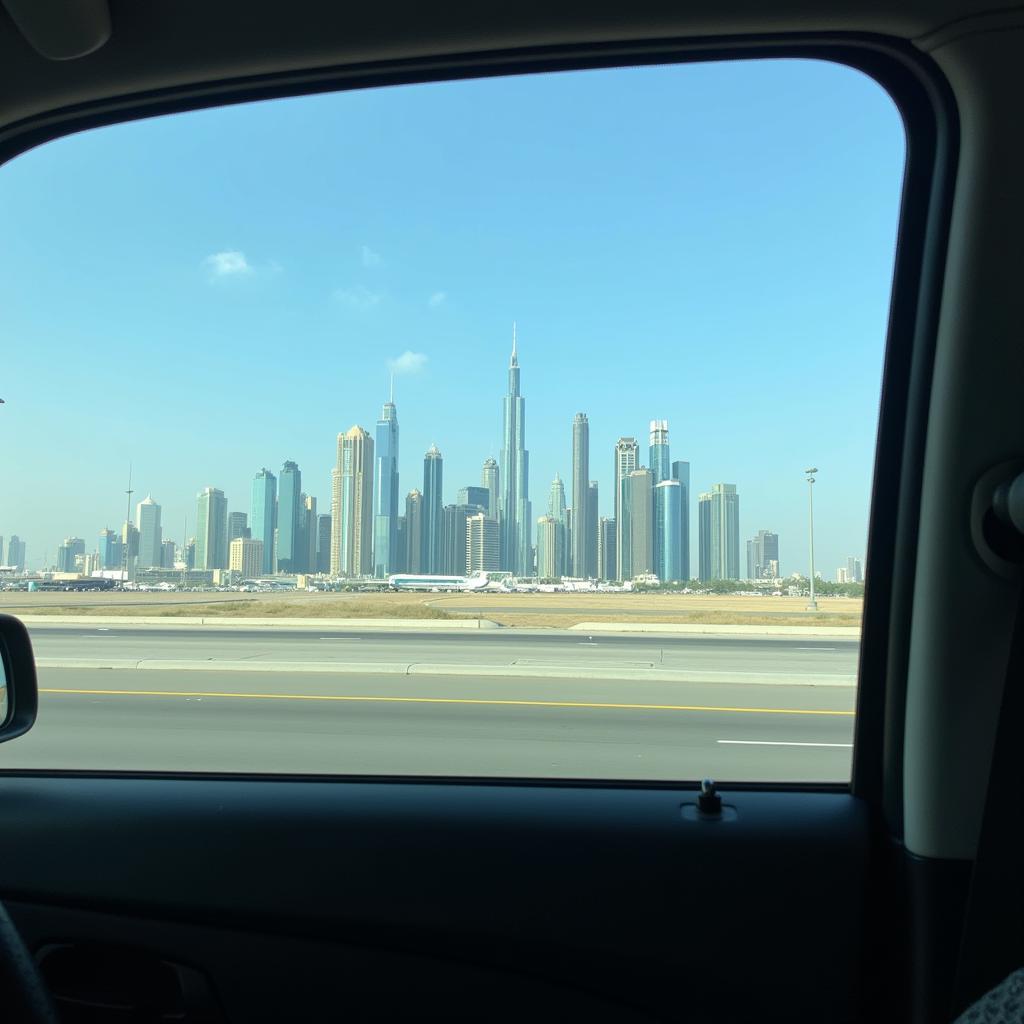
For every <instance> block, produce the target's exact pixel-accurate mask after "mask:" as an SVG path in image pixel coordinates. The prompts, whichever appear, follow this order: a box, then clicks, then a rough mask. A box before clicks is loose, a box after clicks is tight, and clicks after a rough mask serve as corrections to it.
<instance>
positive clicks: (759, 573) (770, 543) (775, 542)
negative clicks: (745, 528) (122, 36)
mask: <svg viewBox="0 0 1024 1024" xmlns="http://www.w3.org/2000/svg"><path fill="white" fill-rule="evenodd" d="M778 575H779V535H778V534H777V533H772V532H771V531H770V530H758V531H757V535H756V536H755V537H753V538H751V539H750V540H748V541H747V579H748V580H773V579H776V578H778Z"/></svg>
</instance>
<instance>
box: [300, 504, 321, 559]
mask: <svg viewBox="0 0 1024 1024" xmlns="http://www.w3.org/2000/svg"><path fill="white" fill-rule="evenodd" d="M316 528H317V515H316V498H314V497H313V495H311V494H304V495H302V530H301V531H300V536H301V538H302V565H301V566H300V567H299V569H298V571H300V572H317V571H318V570H317V564H316V545H317V534H316Z"/></svg>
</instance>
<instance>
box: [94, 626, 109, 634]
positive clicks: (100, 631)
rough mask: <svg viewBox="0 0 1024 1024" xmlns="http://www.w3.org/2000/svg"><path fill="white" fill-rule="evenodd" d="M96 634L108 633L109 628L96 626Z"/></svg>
mask: <svg viewBox="0 0 1024 1024" xmlns="http://www.w3.org/2000/svg"><path fill="white" fill-rule="evenodd" d="M96 632H97V633H109V632H110V627H109V626H97V627H96Z"/></svg>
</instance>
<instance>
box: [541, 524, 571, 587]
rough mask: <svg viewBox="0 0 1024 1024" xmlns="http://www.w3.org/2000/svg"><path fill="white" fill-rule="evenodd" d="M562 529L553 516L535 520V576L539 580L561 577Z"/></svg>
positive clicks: (562, 560) (563, 534) (562, 559)
mask: <svg viewBox="0 0 1024 1024" xmlns="http://www.w3.org/2000/svg"><path fill="white" fill-rule="evenodd" d="M562 527H563V524H562V523H560V522H559V521H558V520H557V519H555V517H554V516H553V515H546V516H541V517H540V518H539V519H538V520H537V575H538V576H539V577H540V578H541V579H558V578H560V577H561V575H562V565H563V562H564V558H563V556H562V550H561V549H562V538H563V537H564V536H565V532H564V529H563V528H562Z"/></svg>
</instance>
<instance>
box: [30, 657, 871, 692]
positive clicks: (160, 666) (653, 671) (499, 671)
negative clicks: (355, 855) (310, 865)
mask: <svg viewBox="0 0 1024 1024" xmlns="http://www.w3.org/2000/svg"><path fill="white" fill-rule="evenodd" d="M37 665H38V667H39V668H42V669H110V670H112V671H136V672H154V671H176V672H245V673H250V674H254V673H260V672H270V673H286V674H288V675H301V674H304V673H316V674H322V675H345V676H348V675H401V676H469V677H473V678H478V679H480V678H513V679H581V680H587V679H590V680H595V679H612V680H626V681H631V682H663V683H721V684H723V685H729V684H730V683H740V684H755V685H769V686H847V687H849V686H856V684H857V677H856V676H855V675H838V674H822V675H819V676H813V677H807V676H796V677H794V676H792V675H785V674H784V673H778V672H715V671H711V670H707V671H703V670H697V671H689V670H684V669H664V668H635V667H620V668H615V667H608V668H594V667H587V666H571V665H570V666H539V665H536V666H535V665H465V664H441V663H437V664H435V663H420V662H334V661H300V662H285V661H263V662H260V661H210V660H204V661H185V660H178V659H174V660H171V659H168V660H159V659H154V658H147V659H142V660H135V659H128V658H106V659H104V658H39V659H37Z"/></svg>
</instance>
